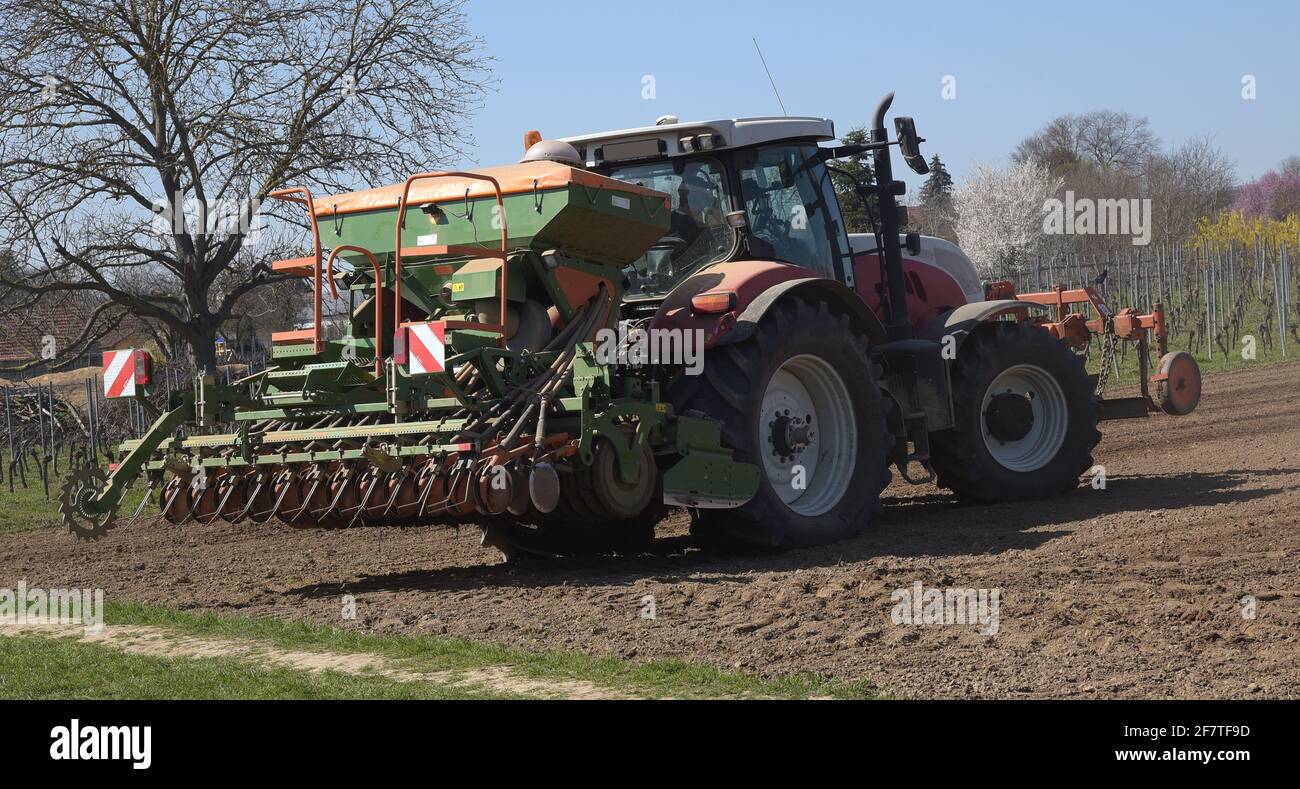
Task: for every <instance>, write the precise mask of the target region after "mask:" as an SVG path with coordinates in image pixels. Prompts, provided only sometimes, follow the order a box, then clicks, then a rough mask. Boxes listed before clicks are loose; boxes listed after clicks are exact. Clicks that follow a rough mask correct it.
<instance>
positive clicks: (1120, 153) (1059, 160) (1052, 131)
mask: <svg viewBox="0 0 1300 789" xmlns="http://www.w3.org/2000/svg"><path fill="white" fill-rule="evenodd" d="M1158 146H1159V141H1158V140H1157V139H1156V136H1155V135H1154V134H1153V133H1152V132H1151V125H1150V123H1149V122H1148V121H1147V119H1146V118H1142V117H1139V116H1136V115H1132V114H1130V113H1127V112H1119V111H1116V110H1094V111H1092V112H1088V113H1085V114H1083V115H1062V116H1060V117H1057V118H1054V119H1052V120H1051V121H1049V122H1048V123H1047V125H1046V126H1044V127H1043V128H1042V129H1041V130H1039V131H1038V132H1036V133H1034V134H1032V135H1030V136H1029V137H1027V138H1025V139H1024V140H1023V141H1022V142H1021V143H1020V145H1019V146H1017V148H1016V150H1015V153H1013V154H1012V160H1013V161H1014V162H1016V163H1022V162H1026V161H1030V160H1033V161H1036V162H1038V163H1040V164H1042V165H1043V166H1045V167H1047V168H1048V170H1050V171H1051V172H1052V173H1053V174H1055V175H1060V176H1066V177H1068V176H1070V175H1071V174H1072V173H1075V172H1077V171H1079V170H1080V169H1085V168H1096V169H1100V170H1128V171H1132V170H1136V169H1139V168H1141V166H1142V164H1143V163H1144V162H1145V161H1146V159H1147V157H1149V156H1150V155H1151V154H1153V153H1155V151H1156V150H1157V148H1158Z"/></svg>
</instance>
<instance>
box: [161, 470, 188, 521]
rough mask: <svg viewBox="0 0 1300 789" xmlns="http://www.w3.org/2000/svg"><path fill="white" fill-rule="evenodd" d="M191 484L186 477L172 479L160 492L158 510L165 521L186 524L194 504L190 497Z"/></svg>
mask: <svg viewBox="0 0 1300 789" xmlns="http://www.w3.org/2000/svg"><path fill="white" fill-rule="evenodd" d="M190 491H191V488H190V482H189V480H187V479H186V478H185V477H172V478H171V479H169V480H167V484H166V485H163V486H162V489H161V490H159V491H158V509H159V510H160V511H161V512H162V516H163V519H164V520H166V521H167V522H168V523H171V524H181V523H184V522H185V521H186V520H187V519H188V518H189V517H190V508H191V507H192V506H193V504H194V502H193V501H192V500H191V496H190Z"/></svg>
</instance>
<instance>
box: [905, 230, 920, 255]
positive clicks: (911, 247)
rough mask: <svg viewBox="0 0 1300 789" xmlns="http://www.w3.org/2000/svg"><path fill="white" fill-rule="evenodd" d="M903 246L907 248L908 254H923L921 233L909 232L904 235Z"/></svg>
mask: <svg viewBox="0 0 1300 789" xmlns="http://www.w3.org/2000/svg"><path fill="white" fill-rule="evenodd" d="M903 246H904V247H906V248H907V254H909V255H911V256H912V257H916V256H917V255H919V254H921V234H920V233H908V234H907V235H905V236H903Z"/></svg>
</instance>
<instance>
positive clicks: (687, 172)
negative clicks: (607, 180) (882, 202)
mask: <svg viewBox="0 0 1300 789" xmlns="http://www.w3.org/2000/svg"><path fill="white" fill-rule="evenodd" d="M833 139H835V126H834V124H833V122H832V121H830V120H828V119H825V118H798V117H796V118H789V117H781V118H770V117H760V118H738V119H731V120H715V121H706V122H692V123H683V122H679V121H678V120H677V119H676V118H675V117H673V116H664V117H663V118H660V119H659V122H658V123H656V125H654V126H647V127H642V128H636V129H624V130H621V131H613V132H606V133H602V134H591V135H584V136H579V137H568V138H564V139H563V141H564V142H567V143H569V144H571V145H573V146H574V147H575V148H576V149H577V151H578V153H579V155H580V157H581V158H582V159H583V160H584V161H585V163H586V165H587V167H588V168H590V169H593V170H596V171H598V172H600V173H601V174H603V175H608V176H611V177H613V178H617V179H619V180H621V181H627V182H630V183H634V184H638V185H640V186H644V187H647V188H650V189H654V190H655V191H658V192H663V193H665V194H667V195H669V197H670V200H671V211H672V213H671V218H670V223H669V231H668V233H667V234H665V235H664V237H663V238H661V239H660V240H659V241H658V242H657V243H656V244H655V245H654V246H653V247H652V248H651V249H650V250H649V251H647V252H646V253H645V254H644V255H642V256H641V257H640V258H638V259H637V260H636V261H635V262H634V263H632V264H631V265H630V266H628V267H627V275H628V280H629V290H628V294H627V297H628V299H629V300H631V301H634V302H635V301H641V302H645V301H650V302H654V301H660V300H662V299H663V298H664V297H665V296H667V295H668V294H669V293H670V292H671V291H672V290H673V289H674V288H675V287H676V286H677V285H678V284H679V283H680V282H682V281H683V280H684V279H686V278H687V277H689V276H690V275H692V274H694V273H695V272H697V271H699V270H700V269H702V268H704V267H706V266H708V265H711V264H714V263H721V262H726V261H731V260H739V259H746V260H774V261H781V262H784V263H793V264H796V265H799V266H803V267H805V268H808V269H811V270H813V271H815V272H817V273H818V274H820V275H821V276H824V277H826V278H829V279H835V280H838V281H840V282H844V283H845V284H849V285H851V284H852V278H853V268H852V262H851V255H852V250H851V248H850V245H849V239H848V236H847V235H846V233H845V227H844V222H843V219H842V218H841V216H840V209H839V203H838V200H837V199H836V195H835V190H834V188H833V185H832V184H831V181H830V174H829V172H828V171H827V168H826V166H825V163H824V161H825V160H824V158H823V155H822V154H821V151H822V150H823V149H821V148H819V147H818V143H820V142H826V141H829V140H833Z"/></svg>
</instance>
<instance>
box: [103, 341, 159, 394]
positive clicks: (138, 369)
mask: <svg viewBox="0 0 1300 789" xmlns="http://www.w3.org/2000/svg"><path fill="white" fill-rule="evenodd" d="M151 361H152V360H151V358H150V356H149V354H148V352H146V351H142V350H139V349H136V348H131V349H127V350H125V351H105V352H104V397H135V388H136V386H144V385H146V384H148V383H149V374H150V368H151V367H152V365H151V364H150V362H151Z"/></svg>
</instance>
